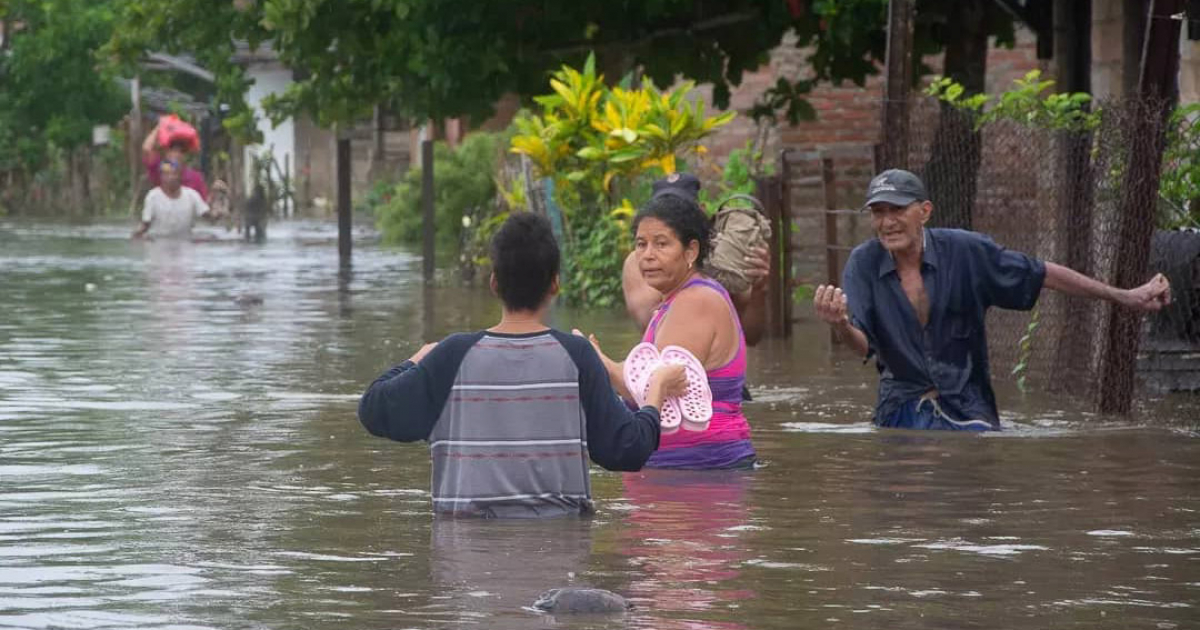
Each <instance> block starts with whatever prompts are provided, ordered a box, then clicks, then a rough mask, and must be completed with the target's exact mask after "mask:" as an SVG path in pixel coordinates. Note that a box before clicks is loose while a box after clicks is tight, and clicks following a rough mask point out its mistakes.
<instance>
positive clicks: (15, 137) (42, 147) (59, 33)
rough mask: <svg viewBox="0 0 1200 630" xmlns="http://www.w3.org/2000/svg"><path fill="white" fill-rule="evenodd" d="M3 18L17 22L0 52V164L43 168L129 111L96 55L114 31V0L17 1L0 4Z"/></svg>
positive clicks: (10, 166) (85, 141)
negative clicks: (95, 128)
mask: <svg viewBox="0 0 1200 630" xmlns="http://www.w3.org/2000/svg"><path fill="white" fill-rule="evenodd" d="M0 19H3V20H6V21H8V22H9V25H10V28H12V31H11V37H12V41H11V47H10V50H9V51H8V52H7V54H3V55H0V85H2V87H0V170H8V169H15V168H23V169H28V170H35V169H37V168H40V167H42V166H44V164H45V162H46V160H47V159H49V157H50V156H51V155H52V153H53V152H54V150H55V149H74V148H76V147H80V146H86V145H88V144H90V142H91V139H92V127H93V126H95V125H98V124H112V123H114V122H116V121H117V120H119V119H120V118H121V116H122V114H123V113H124V112H125V111H127V110H128V107H129V99H128V97H127V96H126V95H125V94H124V93H123V92H122V90H121V89H120V87H119V86H118V85H117V83H116V82H115V77H114V74H113V72H112V71H111V69H106V68H105V67H104V64H102V63H101V60H99V59H98V58H97V56H96V50H97V49H98V48H99V47H100V46H101V45H102V44H103V43H104V42H105V41H107V40H108V39H109V37H110V35H111V32H112V26H113V22H114V13H113V2H112V1H110V0H12V1H10V2H7V3H4V4H0Z"/></svg>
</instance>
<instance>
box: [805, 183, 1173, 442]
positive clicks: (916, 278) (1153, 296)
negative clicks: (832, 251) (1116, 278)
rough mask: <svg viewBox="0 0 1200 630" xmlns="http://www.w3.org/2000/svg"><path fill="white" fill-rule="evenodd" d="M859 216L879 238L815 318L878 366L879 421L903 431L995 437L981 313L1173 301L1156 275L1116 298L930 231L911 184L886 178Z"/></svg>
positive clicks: (1140, 306) (830, 289)
mask: <svg viewBox="0 0 1200 630" xmlns="http://www.w3.org/2000/svg"><path fill="white" fill-rule="evenodd" d="M866 207H867V208H868V209H869V210H870V212H871V224H872V226H873V228H874V230H875V238H873V239H871V240H869V241H867V242H865V243H862V244H861V245H859V246H858V247H856V248H854V251H853V252H851V254H850V258H849V259H848V260H847V261H846V269H845V271H844V273H843V274H842V287H843V288H837V287H834V286H831V285H830V286H827V285H821V286H820V287H818V288H817V291H816V295H815V296H814V298H813V302H814V305H815V307H816V311H817V315H818V316H819V317H820V318H821V319H822V320H824V321H826V322H828V323H829V324H830V325H831V326H832V327H833V329H834V332H835V334H836V335H837V336H838V337H839V338H840V339H842V340H844V341H846V342H847V343H848V344H849V345H850V346H851V347H852V348H854V349H855V350H856V351H857V352H858V353H859V354H862V355H864V356H865V357H867V358H870V357H872V356H874V357H875V359H876V366H877V367H878V369H879V402H878V403H877V405H876V407H875V418H874V419H875V423H876V424H877V425H879V426H881V427H894V428H907V429H968V430H989V429H999V428H1000V418H999V415H998V413H997V411H996V397H995V394H994V393H993V392H992V385H991V377H990V375H989V373H988V355H987V331H986V330H985V328H984V320H985V316H986V314H987V310H988V309H989V308H991V307H993V306H998V307H1000V308H1006V309H1015V310H1029V309H1031V308H1033V307H1034V305H1035V304H1037V299H1038V296H1039V295H1040V294H1041V291H1042V288H1043V287H1045V288H1049V289H1053V290H1055V291H1061V292H1063V293H1066V294H1068V295H1074V296H1079V297H1089V298H1096V299H1102V300H1107V301H1110V302H1115V303H1117V304H1122V305H1124V306H1127V307H1129V308H1133V309H1137V310H1140V311H1156V310H1158V309H1161V308H1162V307H1163V306H1165V305H1167V304H1169V303H1170V302H1171V286H1170V284H1169V283H1168V282H1167V279H1166V278H1165V277H1164V276H1163V275H1162V274H1158V275H1156V276H1154V278H1153V279H1151V280H1150V281H1149V282H1147V283H1146V284H1144V285H1142V286H1140V287H1137V288H1136V289H1117V288H1115V287H1112V286H1109V285H1107V284H1104V283H1102V282H1099V281H1096V280H1093V279H1092V278H1089V277H1087V276H1084V275H1083V274H1080V273H1078V272H1076V271H1073V270H1071V269H1068V268H1067V267H1063V266H1061V265H1056V264H1054V263H1052V262H1043V261H1041V260H1038V259H1036V258H1033V257H1030V256H1027V255H1025V254H1022V253H1020V252H1014V251H1011V250H1007V249H1004V248H1003V247H1000V246H999V245H997V244H996V243H995V242H994V241H992V239H991V238H989V237H987V236H985V235H983V234H979V233H976V232H969V231H966V230H953V229H941V228H932V229H926V228H925V223H926V222H927V221H928V220H929V217H930V215H931V214H932V213H933V203H932V202H931V201H930V200H929V195H928V193H927V192H926V190H925V184H924V183H923V182H922V181H921V179H920V178H918V177H917V176H916V175H914V174H912V173H910V172H908V171H904V170H900V169H891V170H887V171H884V172H882V173H880V174H879V175H877V176H876V177H875V178H874V179H872V180H871V183H870V186H869V187H868V189H867V202H866Z"/></svg>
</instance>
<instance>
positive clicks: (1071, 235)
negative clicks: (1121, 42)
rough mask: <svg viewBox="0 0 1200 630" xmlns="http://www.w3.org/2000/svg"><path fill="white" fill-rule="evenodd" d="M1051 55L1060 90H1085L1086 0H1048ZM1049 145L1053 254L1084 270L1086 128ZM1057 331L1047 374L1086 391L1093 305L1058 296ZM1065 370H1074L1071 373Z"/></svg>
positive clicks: (1088, 224)
mask: <svg viewBox="0 0 1200 630" xmlns="http://www.w3.org/2000/svg"><path fill="white" fill-rule="evenodd" d="M1053 10H1054V18H1053V23H1054V61H1055V74H1056V77H1055V78H1056V80H1057V87H1058V89H1059V91H1060V92H1068V93H1070V92H1091V62H1092V46H1091V42H1092V33H1091V26H1092V2H1091V0H1060V1H1059V2H1055V3H1054V9H1053ZM1056 136H1057V137H1056V138H1055V143H1054V150H1055V153H1056V154H1057V158H1056V159H1055V164H1056V170H1057V173H1056V177H1055V179H1056V180H1057V182H1058V185H1057V186H1056V187H1055V188H1056V190H1057V198H1056V199H1055V202H1054V207H1055V209H1056V212H1057V214H1058V216H1057V217H1056V221H1055V223H1056V225H1057V230H1056V232H1057V236H1058V242H1057V243H1056V244H1055V245H1056V246H1055V248H1054V252H1055V253H1054V255H1055V256H1056V257H1061V259H1060V260H1061V262H1062V263H1063V264H1065V265H1066V266H1068V267H1070V268H1072V269H1074V270H1076V271H1078V272H1080V273H1082V274H1084V275H1088V276H1090V275H1093V269H1092V250H1091V245H1092V216H1093V213H1094V205H1093V195H1092V193H1093V190H1092V165H1091V155H1090V153H1091V152H1090V148H1091V145H1092V134H1091V133H1089V132H1069V131H1067V132H1059V133H1057V134H1056ZM1062 300H1063V302H1062V303H1063V317H1062V318H1061V320H1060V321H1063V322H1065V323H1066V324H1065V326H1064V328H1063V330H1062V334H1061V335H1058V341H1057V347H1056V348H1055V356H1054V372H1053V373H1054V374H1059V375H1064V377H1065V378H1061V379H1057V378H1056V379H1050V383H1051V386H1052V387H1056V388H1058V389H1060V390H1061V391H1076V392H1078V391H1086V389H1088V388H1089V386H1090V385H1091V383H1092V382H1093V379H1092V378H1090V377H1089V373H1090V370H1081V369H1079V367H1080V366H1081V365H1087V364H1090V362H1091V360H1092V353H1091V348H1092V345H1093V344H1092V341H1093V336H1094V334H1095V330H1096V328H1095V326H1096V325H1098V324H1097V323H1096V322H1095V321H1094V320H1093V317H1092V315H1093V311H1092V309H1091V306H1090V305H1089V304H1088V303H1087V301H1085V300H1083V299H1081V298H1067V297H1063V298H1062ZM1070 375H1076V378H1072V377H1071V376H1070Z"/></svg>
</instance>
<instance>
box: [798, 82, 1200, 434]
mask: <svg viewBox="0 0 1200 630" xmlns="http://www.w3.org/2000/svg"><path fill="white" fill-rule="evenodd" d="M1096 106H1097V107H1098V108H1099V112H1100V124H1099V127H1098V128H1097V129H1095V130H1094V131H1091V132H1080V131H1055V130H1048V129H1044V128H1035V127H1031V126H1028V125H1026V124H1022V122H1019V121H1015V120H998V121H993V122H989V123H987V124H986V125H984V126H982V127H979V128H977V127H976V126H975V122H974V119H973V118H972V114H970V113H967V112H964V111H962V110H957V109H954V108H952V107H949V106H946V105H944V104H942V103H940V102H938V101H936V100H934V99H921V100H918V101H915V102H914V103H913V107H912V110H911V116H912V118H911V125H910V131H909V133H910V137H909V147H910V155H909V159H908V165H907V166H908V168H909V170H912V171H913V172H915V173H917V174H918V175H919V176H921V177H922V178H923V179H924V180H925V182H926V185H927V187H928V189H929V192H930V196H931V197H932V201H933V204H934V212H933V216H932V218H931V221H930V225H931V226H932V227H951V228H962V229H970V230H974V231H977V232H982V233H985V234H988V235H990V236H991V237H992V238H994V239H995V240H996V242H998V243H1000V244H1001V245H1003V246H1005V247H1008V248H1010V249H1015V250H1018V251H1022V252H1025V253H1028V254H1030V255H1033V256H1035V257H1037V258H1040V259H1042V260H1046V261H1053V262H1057V263H1059V264H1062V265H1065V266H1068V267H1071V268H1073V269H1075V270H1077V271H1080V272H1082V273H1084V274H1086V275H1089V276H1092V277H1094V278H1097V279H1099V280H1101V281H1103V282H1105V283H1108V284H1111V285H1114V286H1118V287H1124V288H1129V287H1133V286H1137V285H1138V284H1141V283H1142V282H1145V281H1147V280H1148V279H1149V278H1150V277H1151V276H1152V275H1153V273H1154V272H1157V271H1161V272H1163V273H1166V274H1167V275H1168V277H1169V279H1170V280H1171V283H1172V287H1173V296H1174V299H1175V304H1174V305H1172V306H1171V307H1170V308H1168V309H1166V310H1164V311H1163V312H1162V313H1160V314H1158V315H1154V316H1149V317H1147V316H1143V315H1138V314H1135V313H1133V312H1132V311H1130V310H1129V309H1123V308H1117V307H1114V306H1113V305H1111V304H1109V303H1107V302H1101V301H1097V300H1089V299H1085V298H1078V297H1070V296H1066V295H1063V294H1061V293H1058V292H1054V291H1044V292H1043V293H1042V296H1041V299H1040V300H1039V302H1038V306H1037V308H1036V309H1035V311H1033V312H1012V311H1003V310H1000V309H992V311H991V312H990V313H989V315H988V321H987V327H988V342H989V351H990V356H991V366H992V375H993V378H998V379H1003V378H1014V379H1015V378H1022V383H1023V384H1024V385H1025V386H1026V387H1028V388H1031V389H1036V390H1040V391H1046V392H1060V393H1063V394H1069V395H1071V396H1077V397H1082V398H1084V399H1085V400H1086V401H1088V402H1093V403H1098V404H1099V405H1100V406H1101V408H1103V409H1106V410H1112V411H1122V410H1124V409H1126V408H1127V407H1128V403H1129V399H1130V397H1131V396H1132V395H1133V393H1134V391H1135V390H1136V387H1137V385H1138V383H1139V371H1138V370H1139V366H1140V377H1141V378H1140V380H1141V382H1144V383H1146V384H1147V385H1149V386H1150V387H1152V388H1154V389H1188V388H1189V387H1188V384H1189V383H1191V382H1192V381H1193V380H1194V381H1195V387H1196V388H1200V367H1198V365H1197V364H1198V360H1200V346H1197V344H1198V343H1200V293H1198V291H1197V288H1198V287H1200V263H1198V262H1197V261H1200V234H1192V233H1185V232H1169V233H1168V232H1161V233H1158V234H1157V235H1156V234H1155V230H1154V226H1155V219H1156V215H1157V210H1156V206H1157V200H1158V187H1157V181H1158V174H1159V173H1158V169H1159V168H1160V167H1161V159H1157V156H1159V155H1160V150H1161V143H1162V141H1163V140H1162V138H1163V133H1162V132H1163V125H1164V124H1166V121H1165V119H1164V117H1163V116H1162V112H1163V111H1164V110H1163V108H1162V107H1160V104H1157V103H1147V102H1142V101H1132V100H1126V101H1109V102H1101V103H1097V104H1096ZM832 155H833V156H834V159H835V161H836V162H837V169H836V170H837V172H838V179H837V182H836V186H837V187H838V195H837V197H838V199H839V200H840V203H841V205H842V207H843V208H848V209H852V208H856V207H857V206H858V205H859V204H861V199H862V195H863V191H864V190H865V187H866V183H867V181H868V179H869V178H870V174H871V172H872V171H873V170H875V169H874V168H869V169H864V168H863V165H864V162H865V161H866V160H867V159H868V156H869V155H870V148H869V147H849V148H846V147H843V148H840V149H838V150H837V151H835V152H833V153H832ZM872 166H874V165H872ZM812 170H813V165H811V164H805V163H802V164H796V165H794V166H793V167H792V168H791V169H790V170H789V171H788V172H789V173H790V174H791V175H790V178H789V181H788V185H789V186H791V187H792V193H791V198H792V199H793V205H792V212H793V215H794V217H795V218H796V222H797V225H798V227H799V229H798V230H797V233H798V235H797V238H795V239H794V240H793V242H792V246H793V248H794V252H795V257H794V262H795V264H796V265H797V269H796V271H795V274H794V275H795V276H796V277H797V279H798V280H799V281H801V282H804V281H808V282H814V283H815V282H823V281H824V275H825V272H824V268H823V267H824V266H823V265H821V266H820V267H817V266H815V265H812V264H810V263H812V262H814V261H815V260H816V259H818V258H823V257H824V255H825V254H826V253H828V254H830V255H832V256H835V257H836V258H837V266H838V268H840V267H841V266H842V265H844V264H845V258H846V255H847V254H848V252H847V251H845V249H844V246H845V245H847V244H851V245H852V244H857V243H860V242H862V241H864V240H866V239H868V238H871V237H872V234H871V229H870V225H869V218H868V217H867V216H866V215H865V214H856V213H852V212H845V211H843V212H841V213H839V217H838V218H839V223H838V228H837V230H835V231H833V232H832V233H833V234H836V238H837V239H838V241H839V243H838V246H837V247H834V248H829V247H827V245H828V243H827V240H828V239H817V238H814V234H815V233H822V232H821V231H820V230H815V228H816V227H817V225H818V221H819V220H820V219H819V218H818V217H820V215H822V214H824V209H823V208H821V207H820V206H819V205H818V204H817V203H816V199H815V198H816V196H817V195H816V194H814V193H813V192H812V187H811V186H810V184H811V183H812V182H813V178H812ZM805 191H808V192H805ZM814 230H815V231H814ZM806 235H807V236H806ZM814 244H816V249H814ZM1031 324H1034V325H1031ZM1139 352H1140V362H1139ZM1189 353H1190V354H1191V355H1192V356H1193V357H1195V358H1189V357H1188V354H1189ZM1014 368H1015V372H1014Z"/></svg>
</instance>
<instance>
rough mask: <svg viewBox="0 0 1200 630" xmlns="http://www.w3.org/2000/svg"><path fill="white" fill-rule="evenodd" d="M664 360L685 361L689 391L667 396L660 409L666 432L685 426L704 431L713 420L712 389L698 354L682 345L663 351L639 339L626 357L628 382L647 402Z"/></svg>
mask: <svg viewBox="0 0 1200 630" xmlns="http://www.w3.org/2000/svg"><path fill="white" fill-rule="evenodd" d="M664 364H675V365H682V366H683V370H684V373H685V374H686V375H687V391H686V392H685V393H684V394H683V395H682V396H679V397H677V398H667V399H666V400H664V401H663V405H662V409H660V410H659V417H660V418H661V425H662V432H663V433H674V432H675V431H678V430H679V429H680V428H681V427H682V428H683V429H685V430H687V431H704V430H705V429H707V428H708V423H709V421H710V420H712V414H713V410H712V390H711V389H709V387H708V375H707V373H706V372H705V371H704V364H702V363H700V360H699V359H697V358H696V356H695V355H694V354H692V353H691V352H688V351H687V350H686V349H684V348H681V347H679V346H667V347H665V348H663V349H662V352H659V350H658V348H656V347H655V346H654V344H650V343H645V342H643V343H639V344H638V345H636V346H634V347H633V350H630V351H629V356H627V357H625V369H624V377H625V386H626V387H627V388H628V389H629V391H630V393H632V394H633V400H634V402H636V403H637V404H638V406H639V407H641V406H643V405H645V404H646V394H647V393H648V392H649V390H650V375H651V374H654V370H656V369H658V368H659V367H661V366H662V365H664Z"/></svg>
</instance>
